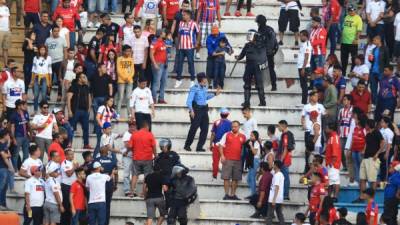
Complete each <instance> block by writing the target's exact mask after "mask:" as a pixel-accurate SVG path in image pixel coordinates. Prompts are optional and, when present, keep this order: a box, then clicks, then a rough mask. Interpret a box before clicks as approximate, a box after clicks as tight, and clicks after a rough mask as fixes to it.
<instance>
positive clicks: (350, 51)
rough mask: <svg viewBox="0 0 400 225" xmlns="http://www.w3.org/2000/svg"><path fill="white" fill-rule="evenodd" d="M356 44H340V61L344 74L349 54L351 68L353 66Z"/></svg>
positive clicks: (356, 49)
mask: <svg viewBox="0 0 400 225" xmlns="http://www.w3.org/2000/svg"><path fill="white" fill-rule="evenodd" d="M357 51H358V45H353V44H342V45H341V46H340V61H341V62H342V73H343V74H346V70H347V65H348V64H349V63H348V62H349V55H351V62H352V65H351V69H353V67H354V58H355V57H356V56H357Z"/></svg>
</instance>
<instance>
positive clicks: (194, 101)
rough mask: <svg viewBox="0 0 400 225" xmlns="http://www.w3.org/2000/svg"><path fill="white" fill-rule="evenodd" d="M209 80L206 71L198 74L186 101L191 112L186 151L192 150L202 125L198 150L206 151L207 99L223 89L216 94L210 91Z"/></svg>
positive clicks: (219, 91)
mask: <svg viewBox="0 0 400 225" xmlns="http://www.w3.org/2000/svg"><path fill="white" fill-rule="evenodd" d="M207 87H208V82H207V77H206V74H205V73H198V74H197V83H196V84H195V85H193V86H192V87H191V88H190V91H189V95H188V98H187V101H186V106H187V107H188V108H189V113H190V122H191V124H190V129H189V133H188V136H187V138H186V142H185V147H184V149H185V150H186V151H192V149H191V148H190V146H191V145H192V143H193V140H194V136H195V135H196V132H197V129H198V128H199V127H200V137H199V142H198V143H197V148H196V151H197V152H204V151H205V150H204V149H203V145H204V143H205V142H206V139H207V133H208V122H209V118H208V105H207V101H208V100H210V99H211V98H213V97H215V96H216V95H219V94H220V93H221V89H220V88H218V89H217V91H216V93H215V94H212V93H208V89H207Z"/></svg>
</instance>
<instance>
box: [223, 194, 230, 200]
mask: <svg viewBox="0 0 400 225" xmlns="http://www.w3.org/2000/svg"><path fill="white" fill-rule="evenodd" d="M222 200H231V196H229V195H225V196H224V197H223V198H222Z"/></svg>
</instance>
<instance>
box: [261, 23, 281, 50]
mask: <svg viewBox="0 0 400 225" xmlns="http://www.w3.org/2000/svg"><path fill="white" fill-rule="evenodd" d="M264 39H265V45H266V48H267V55H275V54H276V53H277V52H278V50H279V44H278V40H277V39H276V33H275V31H274V29H273V28H272V27H270V26H267V27H266V30H265V33H264Z"/></svg>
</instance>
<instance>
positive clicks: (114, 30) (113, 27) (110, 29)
mask: <svg viewBox="0 0 400 225" xmlns="http://www.w3.org/2000/svg"><path fill="white" fill-rule="evenodd" d="M99 29H102V30H104V31H105V35H104V37H103V42H106V40H107V36H108V35H110V34H111V35H113V36H114V40H115V41H116V40H118V39H117V35H118V31H119V25H118V24H116V23H111V24H110V25H109V26H107V25H105V24H101V25H100V28H99Z"/></svg>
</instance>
